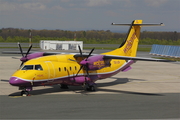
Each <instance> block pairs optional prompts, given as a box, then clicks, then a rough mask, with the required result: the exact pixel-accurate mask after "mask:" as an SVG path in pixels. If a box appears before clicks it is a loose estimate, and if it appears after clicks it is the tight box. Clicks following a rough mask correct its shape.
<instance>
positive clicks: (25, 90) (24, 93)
mask: <svg viewBox="0 0 180 120" xmlns="http://www.w3.org/2000/svg"><path fill="white" fill-rule="evenodd" d="M19 90H22V91H21V96H30V94H29V91H32V87H19Z"/></svg>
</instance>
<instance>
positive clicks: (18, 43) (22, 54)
mask: <svg viewBox="0 0 180 120" xmlns="http://www.w3.org/2000/svg"><path fill="white" fill-rule="evenodd" d="M18 46H19V49H20V51H21V55H22V56H23V57H24V54H23V51H22V47H21V44H20V43H19V42H18Z"/></svg>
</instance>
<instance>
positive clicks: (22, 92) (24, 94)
mask: <svg viewBox="0 0 180 120" xmlns="http://www.w3.org/2000/svg"><path fill="white" fill-rule="evenodd" d="M21 96H29V92H28V91H21Z"/></svg>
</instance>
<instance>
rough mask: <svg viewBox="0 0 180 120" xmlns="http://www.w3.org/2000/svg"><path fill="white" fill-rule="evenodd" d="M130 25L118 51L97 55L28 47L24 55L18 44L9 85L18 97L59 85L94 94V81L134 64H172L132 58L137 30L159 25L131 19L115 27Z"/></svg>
mask: <svg viewBox="0 0 180 120" xmlns="http://www.w3.org/2000/svg"><path fill="white" fill-rule="evenodd" d="M112 25H125V26H130V27H129V31H128V34H127V37H126V39H125V40H124V42H123V43H122V44H121V45H120V46H119V48H117V49H115V50H112V51H110V52H106V53H101V54H92V53H93V51H94V48H93V49H92V50H91V51H90V52H89V54H87V53H82V50H81V48H80V46H78V48H79V53H67V54H61V53H58V52H35V53H31V52H30V50H31V48H32V45H31V46H30V47H29V49H28V51H27V52H26V55H24V52H23V51H22V48H21V45H20V44H18V45H19V49H20V53H21V54H22V58H21V59H20V60H21V61H22V63H21V65H20V66H21V67H20V68H19V69H18V70H17V71H16V72H15V73H14V74H13V75H12V76H11V77H10V80H9V83H10V84H11V85H12V86H18V87H19V90H22V91H21V95H22V96H29V95H30V94H29V91H32V90H33V87H35V86H46V85H56V84H59V85H61V88H62V89H68V86H86V87H85V88H86V90H87V91H95V90H96V89H95V85H96V84H95V82H96V81H97V80H100V79H106V78H109V77H111V76H113V75H116V74H117V73H119V72H121V71H123V72H126V71H129V70H130V69H131V65H132V64H133V63H135V62H136V61H139V60H140V61H159V62H172V61H169V60H162V59H153V58H143V57H136V52H137V47H138V42H139V36H140V30H141V27H142V26H162V25H163V24H162V23H160V24H143V23H142V20H134V21H132V23H131V24H116V23H112Z"/></svg>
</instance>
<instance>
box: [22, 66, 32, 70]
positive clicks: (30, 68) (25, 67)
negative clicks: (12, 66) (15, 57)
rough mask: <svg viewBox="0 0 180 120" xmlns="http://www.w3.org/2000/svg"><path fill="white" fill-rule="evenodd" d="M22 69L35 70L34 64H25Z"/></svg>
mask: <svg viewBox="0 0 180 120" xmlns="http://www.w3.org/2000/svg"><path fill="white" fill-rule="evenodd" d="M21 70H33V65H25V66H24V67H23V68H22V69H21Z"/></svg>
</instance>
